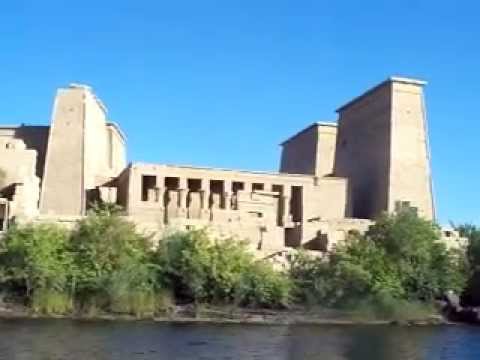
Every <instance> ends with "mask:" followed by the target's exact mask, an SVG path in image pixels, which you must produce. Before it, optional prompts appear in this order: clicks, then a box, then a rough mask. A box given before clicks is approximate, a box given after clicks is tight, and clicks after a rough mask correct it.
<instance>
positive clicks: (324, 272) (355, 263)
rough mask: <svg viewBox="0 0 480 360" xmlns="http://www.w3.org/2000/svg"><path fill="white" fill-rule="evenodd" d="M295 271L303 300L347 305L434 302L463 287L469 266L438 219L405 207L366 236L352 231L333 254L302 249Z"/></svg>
mask: <svg viewBox="0 0 480 360" xmlns="http://www.w3.org/2000/svg"><path fill="white" fill-rule="evenodd" d="M291 276H292V278H293V280H294V282H295V284H296V289H297V292H296V295H297V299H300V301H305V302H307V303H308V304H310V305H313V304H321V305H324V306H340V307H342V306H345V305H346V304H347V305H348V304H351V302H352V301H353V302H357V303H359V302H360V303H361V302H367V303H372V306H373V305H375V304H373V302H375V303H376V304H377V305H378V304H383V303H385V301H383V300H384V299H387V300H389V301H390V300H392V301H393V302H396V303H398V302H399V301H400V302H401V301H412V302H417V301H426V302H429V301H431V300H433V299H434V298H436V297H438V296H441V295H443V293H444V292H446V291H447V290H453V291H456V292H460V291H461V289H462V288H463V287H464V285H465V279H466V271H465V259H464V257H463V256H462V254H461V253H456V252H454V251H449V250H447V249H446V248H445V246H444V245H443V244H442V243H440V242H439V233H438V228H437V227H436V226H435V225H434V224H432V223H431V222H429V221H426V220H423V219H420V218H418V217H417V216H416V215H414V214H413V213H411V212H402V213H400V214H397V215H384V216H382V217H381V218H380V219H378V221H377V222H376V224H375V225H373V226H372V227H371V228H370V230H369V231H368V232H367V234H366V235H365V236H361V235H359V234H356V235H353V236H350V237H349V238H348V239H347V241H346V242H345V243H344V244H343V245H339V246H338V248H337V251H336V252H335V254H332V255H331V256H330V258H329V259H322V258H314V257H309V256H308V255H306V254H303V253H300V254H298V255H297V256H296V257H295V258H294V260H293V261H292V263H291ZM374 299H375V301H374ZM378 299H382V301H380V302H379V301H378ZM387 303H388V302H387ZM376 307H377V308H378V307H379V306H376ZM380 307H381V306H380Z"/></svg>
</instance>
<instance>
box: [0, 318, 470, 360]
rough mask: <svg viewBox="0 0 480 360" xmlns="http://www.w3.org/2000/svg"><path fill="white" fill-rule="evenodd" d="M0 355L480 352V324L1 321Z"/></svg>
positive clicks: (29, 359)
mask: <svg viewBox="0 0 480 360" xmlns="http://www.w3.org/2000/svg"><path fill="white" fill-rule="evenodd" d="M0 359H2V360H3V359H8V360H33V359H34V360H112V359H115V360H137V359H142V360H151V359H162V360H163V359H165V360H174V359H185V360H187V359H188V360H190V359H200V360H207V359H223V360H227V359H265V360H270V359H271V360H273V359H275V360H283V359H285V360H286V359H289V360H306V359H322V360H323V359H326V360H330V359H332V360H340V359H355V360H357V359H358V360H377V359H389V360H397V359H398V360H412V359H432V360H433V359H435V360H438V359H445V360H449V359H467V360H470V359H471V360H474V359H475V360H478V359H480V327H478V328H477V327H469V326H426V327H407V326H404V327H402V326H380V325H369V326H347V325H337V326H267V325H214V324H174V323H172V324H169V323H154V322H121V321H114V322H108V321H104V322H102V321H95V322H89V321H70V320H0Z"/></svg>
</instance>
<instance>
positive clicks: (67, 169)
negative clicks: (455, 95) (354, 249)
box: [0, 77, 455, 256]
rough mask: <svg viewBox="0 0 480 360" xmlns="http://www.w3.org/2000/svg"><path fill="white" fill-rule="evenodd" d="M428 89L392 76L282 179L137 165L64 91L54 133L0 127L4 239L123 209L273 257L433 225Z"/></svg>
mask: <svg viewBox="0 0 480 360" xmlns="http://www.w3.org/2000/svg"><path fill="white" fill-rule="evenodd" d="M425 84H426V83H425V82H424V81H420V80H414V79H408V78H399V77H392V78H389V79H387V80H386V81H384V82H382V83H380V84H378V85H377V86H375V87H373V88H371V89H370V90H368V91H366V92H365V93H363V94H361V95H360V96H358V97H356V98H354V99H353V100H351V101H349V102H347V103H346V104H345V105H343V106H341V107H339V108H338V110H337V113H338V121H337V123H314V124H312V125H310V126H308V127H306V128H305V129H303V130H301V131H300V132H298V133H297V134H295V135H293V136H291V137H290V138H288V139H287V140H285V141H284V142H283V143H282V144H281V146H282V152H281V161H280V169H279V172H275V173H272V172H256V171H240V170H227V169H212V168H203V167H192V166H172V165H164V164H145V163H131V164H127V161H126V153H127V151H126V137H125V135H124V134H123V132H122V130H121V129H120V127H119V125H117V124H116V123H113V122H110V121H109V120H108V117H107V109H106V107H105V105H104V104H103V103H102V102H101V101H100V99H98V98H97V97H96V96H95V94H94V93H93V91H92V89H91V88H90V87H88V86H84V85H77V84H72V85H70V86H69V87H67V88H62V89H59V90H58V91H57V94H56V97H55V100H54V105H53V114H52V121H51V124H50V126H29V125H20V126H5V125H3V126H0V169H1V178H0V228H1V230H5V229H6V228H7V227H8V226H9V225H10V224H12V223H22V222H31V221H34V222H42V221H49V222H59V223H65V224H67V225H68V224H72V223H74V222H75V221H76V220H78V219H79V218H81V217H82V216H85V214H86V212H87V211H88V209H89V206H90V205H91V204H92V203H93V202H95V201H103V202H113V203H117V204H119V205H121V206H122V207H123V209H124V213H125V216H126V217H128V218H129V219H130V220H132V221H134V222H135V223H136V224H138V226H139V227H140V228H142V229H144V230H145V231H151V232H155V233H159V234H160V233H162V232H163V231H166V230H169V229H172V228H173V229H191V228H201V227H208V229H210V230H211V231H214V232H215V233H216V234H218V236H231V235H234V236H236V237H238V238H242V239H248V240H249V241H250V243H251V244H252V247H253V248H255V249H256V250H258V251H259V252H260V253H261V254H262V255H265V256H268V255H269V254H275V253H278V252H282V251H284V250H285V249H286V248H289V247H294V248H295V247H300V246H302V247H305V248H307V249H311V250H322V251H326V250H329V249H332V248H333V247H334V246H335V244H337V243H338V242H339V241H342V240H344V239H345V238H346V236H347V235H348V233H349V232H350V231H352V230H358V231H365V230H366V229H367V228H368V226H370V224H371V223H372V220H374V219H375V218H376V217H377V216H378V215H380V214H381V213H382V212H390V213H392V212H395V211H398V210H399V209H403V208H410V209H412V210H413V211H416V212H417V213H418V215H419V216H422V217H424V218H426V219H431V220H433V219H434V218H435V207H434V201H433V195H432V178H431V170H430V154H429V145H428V134H427V120H426V110H425V102H424V94H423V90H424V87H425ZM194 146H195V145H194V144H192V147H194ZM198 146H200V144H199V145H198ZM192 150H193V149H192ZM449 235H450V236H453V237H455V234H453V235H451V234H449Z"/></svg>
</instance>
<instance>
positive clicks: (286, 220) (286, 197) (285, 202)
mask: <svg viewBox="0 0 480 360" xmlns="http://www.w3.org/2000/svg"><path fill="white" fill-rule="evenodd" d="M283 189H284V190H283V195H282V196H281V199H282V209H283V214H282V215H283V216H282V223H283V226H288V225H289V224H290V223H291V222H292V214H291V213H290V212H291V210H290V200H291V196H292V192H291V188H290V186H287V185H284V186H283Z"/></svg>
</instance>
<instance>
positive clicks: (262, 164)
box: [0, 0, 480, 224]
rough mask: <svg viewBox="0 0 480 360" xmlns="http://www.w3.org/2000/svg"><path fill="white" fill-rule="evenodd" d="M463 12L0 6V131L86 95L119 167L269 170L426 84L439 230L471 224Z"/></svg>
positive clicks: (306, 5)
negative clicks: (118, 138)
mask: <svg viewBox="0 0 480 360" xmlns="http://www.w3.org/2000/svg"><path fill="white" fill-rule="evenodd" d="M479 13H480V3H478V2H476V1H470V2H468V1H462V0H458V1H442V0H437V1H421V0H416V1H414V0H401V1H400V0H389V1H386V0H382V1H368V0H366V1H356V0H350V1H343V0H336V1H334V0H332V1H321V0H317V1H305V0H292V1H283V0H253V1H252V0H222V1H210V0H202V1H198V0H197V1H193V0H192V1H182V0H177V1H145V0H135V1H133V0H129V1H124V0H116V1H108V0H102V1H98V0H97V1H92V0H83V1H65V0H62V1H54V0H44V1H37V0H30V1H27V0H15V1H2V4H1V6H0V69H1V70H0V84H1V86H0V124H17V123H26V124H48V122H49V121H50V117H51V109H52V102H53V97H54V95H55V91H56V89H57V88H59V87H62V86H66V85H68V84H69V83H72V82H75V83H84V84H88V85H90V86H92V87H93V88H94V90H95V92H96V93H97V95H98V96H99V97H100V98H101V99H102V100H103V102H104V103H105V104H106V105H107V107H108V109H109V115H108V116H109V118H110V120H113V121H116V122H117V123H119V124H120V126H121V127H122V129H123V130H124V132H125V133H126V134H127V138H128V140H127V141H128V157H129V160H130V161H142V162H156V163H168V164H188V165H202V166H203V165H205V166H214V167H222V168H235V169H237V168H238V169H247V170H277V169H278V165H279V159H280V146H279V144H280V143H281V142H282V141H283V140H285V139H286V138H288V137H289V136H290V135H292V134H293V133H295V132H297V131H298V130H300V129H302V128H304V127H306V126H307V125H309V124H311V123H313V122H315V121H335V120H336V118H337V116H336V113H335V109H337V108H338V107H339V106H340V105H342V104H344V103H346V102H347V101H348V100H350V99H351V98H352V97H354V96H356V95H359V94H360V93H362V92H363V91H364V90H366V89H368V88H369V87H371V86H373V85H375V84H377V83H378V82H380V81H382V80H384V79H386V78H387V77H389V76H391V75H399V76H408V77H415V78H420V79H424V80H427V81H428V86H427V87H426V101H427V109H428V121H429V131H430V146H431V153H432V172H433V179H434V189H435V198H436V206H437V215H438V220H439V221H440V222H441V223H448V222H449V221H455V222H457V223H458V222H474V223H477V224H478V223H480V214H479V211H478V210H479V208H480V191H479V185H480V166H479V161H478V154H479V143H480V140H479V136H478V134H479V133H480V122H479V116H478V111H479V108H478V103H479V97H480V71H479V66H480V21H479V15H478V14H479Z"/></svg>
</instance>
